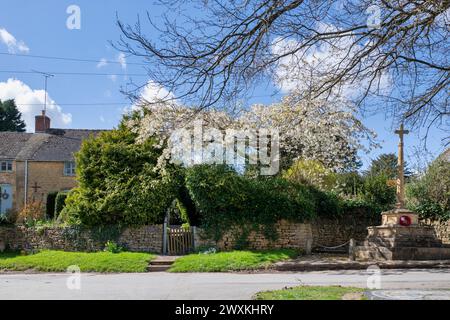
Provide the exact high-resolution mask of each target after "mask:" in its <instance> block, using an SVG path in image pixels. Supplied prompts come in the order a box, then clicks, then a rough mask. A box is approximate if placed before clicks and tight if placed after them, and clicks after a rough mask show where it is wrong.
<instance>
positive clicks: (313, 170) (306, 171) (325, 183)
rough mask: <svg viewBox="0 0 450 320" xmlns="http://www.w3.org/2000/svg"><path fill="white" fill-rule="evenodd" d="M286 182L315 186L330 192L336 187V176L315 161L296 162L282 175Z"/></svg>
mask: <svg viewBox="0 0 450 320" xmlns="http://www.w3.org/2000/svg"><path fill="white" fill-rule="evenodd" d="M283 177H284V178H285V179H287V180H290V181H293V182H297V183H301V184H308V185H311V186H315V187H317V188H319V189H322V190H332V189H333V188H334V187H335V186H336V179H337V175H336V174H335V173H334V172H333V171H331V170H329V169H327V168H326V167H325V166H324V165H323V164H322V163H321V162H319V161H317V160H298V161H296V162H294V164H293V165H292V166H291V167H290V168H289V169H288V170H286V171H285V172H284V173H283Z"/></svg>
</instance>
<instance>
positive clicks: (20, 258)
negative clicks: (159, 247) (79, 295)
mask: <svg viewBox="0 0 450 320" xmlns="http://www.w3.org/2000/svg"><path fill="white" fill-rule="evenodd" d="M154 257H155V256H154V255H152V254H149V253H134V252H121V253H110V252H90V253H87V252H64V251H50V250H45V251H41V252H38V253H36V254H30V255H21V254H20V253H0V270H9V271H23V270H37V271H46V272H65V271H66V270H67V267H69V266H72V265H76V266H78V267H79V268H80V270H81V271H82V272H88V271H90V272H145V271H146V270H147V266H148V263H149V261H150V260H151V259H153V258H154Z"/></svg>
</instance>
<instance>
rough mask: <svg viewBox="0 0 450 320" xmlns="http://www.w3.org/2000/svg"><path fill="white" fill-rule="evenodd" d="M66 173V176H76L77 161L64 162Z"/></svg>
mask: <svg viewBox="0 0 450 320" xmlns="http://www.w3.org/2000/svg"><path fill="white" fill-rule="evenodd" d="M64 175H65V176H74V175H75V162H74V161H66V162H64Z"/></svg>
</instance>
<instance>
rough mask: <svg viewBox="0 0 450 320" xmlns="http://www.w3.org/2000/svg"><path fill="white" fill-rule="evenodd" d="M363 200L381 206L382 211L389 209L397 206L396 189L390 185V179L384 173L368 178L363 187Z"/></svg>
mask: <svg viewBox="0 0 450 320" xmlns="http://www.w3.org/2000/svg"><path fill="white" fill-rule="evenodd" d="M363 199H364V200H365V201H367V202H369V203H372V204H376V205H379V206H380V208H382V210H384V209H389V208H391V207H392V206H393V205H394V204H395V199H396V197H395V187H392V186H389V185H388V177H387V176H386V175H385V174H383V173H382V174H379V175H373V176H372V175H370V176H367V177H366V179H365V181H364V186H363Z"/></svg>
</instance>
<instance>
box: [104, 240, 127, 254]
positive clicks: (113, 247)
mask: <svg viewBox="0 0 450 320" xmlns="http://www.w3.org/2000/svg"><path fill="white" fill-rule="evenodd" d="M104 251H106V252H111V253H120V252H122V251H123V247H121V246H119V245H118V244H117V243H116V242H114V241H111V240H108V241H107V242H106V244H105V249H104Z"/></svg>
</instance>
